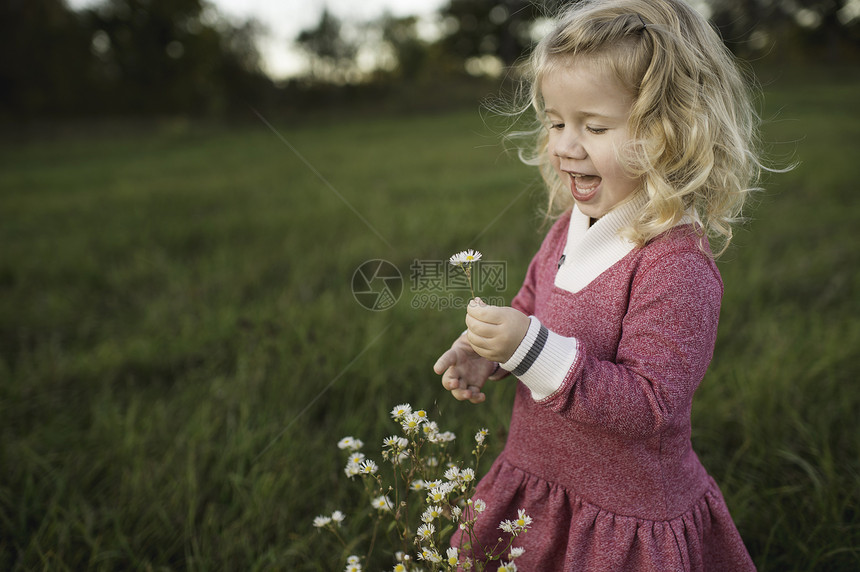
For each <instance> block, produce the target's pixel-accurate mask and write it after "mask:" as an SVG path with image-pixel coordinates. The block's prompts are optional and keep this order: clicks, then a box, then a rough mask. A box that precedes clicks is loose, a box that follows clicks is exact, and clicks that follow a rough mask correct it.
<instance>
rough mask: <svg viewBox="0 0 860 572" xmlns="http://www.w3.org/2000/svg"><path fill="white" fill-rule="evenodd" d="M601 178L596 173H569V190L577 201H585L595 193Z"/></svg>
mask: <svg viewBox="0 0 860 572" xmlns="http://www.w3.org/2000/svg"><path fill="white" fill-rule="evenodd" d="M602 180H603V179H602V178H600V177H598V176H597V175H580V174H573V173H571V174H570V192H571V194H572V195H573V198H574V199H575V200H577V201H581V202H585V201H588V200H590V199H592V198H593V197H594V195H595V194H597V189H598V187H600V182H601V181H602Z"/></svg>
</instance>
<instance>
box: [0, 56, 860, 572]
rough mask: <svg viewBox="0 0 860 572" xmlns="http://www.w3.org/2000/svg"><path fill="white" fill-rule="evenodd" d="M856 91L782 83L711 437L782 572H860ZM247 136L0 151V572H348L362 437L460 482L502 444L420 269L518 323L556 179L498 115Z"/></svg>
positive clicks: (225, 132)
mask: <svg viewBox="0 0 860 572" xmlns="http://www.w3.org/2000/svg"><path fill="white" fill-rule="evenodd" d="M849 72H850V73H849ZM855 72H856V70H845V71H843V72H841V73H832V72H826V71H819V72H818V74H817V75H816V74H815V73H814V72H810V73H808V74H797V79H792V77H781V76H780V74H777V73H773V74H772V76H773V77H772V78H770V79H767V78H766V83H765V85H764V92H765V102H764V106H763V109H762V114H763V116H764V117H765V119H766V121H767V122H766V125H765V130H764V139H765V140H766V141H769V142H776V143H778V144H776V145H774V146H773V147H772V154H773V155H774V157H775V158H776V159H777V162H782V163H785V162H789V161H792V160H796V161H799V162H800V165H799V166H798V167H797V168H796V169H795V170H793V171H791V172H790V173H787V174H781V175H772V176H769V177H768V178H767V180H766V191H765V192H763V193H761V194H760V195H759V196H758V198H757V201H756V204H755V205H754V206H753V208H752V209H751V211H750V215H751V220H750V222H749V223H748V224H747V225H746V226H745V227H744V228H743V229H742V230H740V231H739V232H738V236H737V238H736V241H735V243H734V245H733V247H732V248H731V249H730V250H729V251H728V252H727V253H726V254H725V255H724V257H723V258H722V259H721V260H720V262H719V265H720V269H721V271H722V273H723V279H724V281H725V284H726V289H725V296H724V303H723V309H722V315H721V325H720V337H719V340H718V345H717V348H716V353H715V356H714V360H713V363H712V366H711V369H710V371H709V373H708V375H707V377H706V379H705V381H704V383H703V385H702V387H701V389H700V391H699V393H698V394H697V400H696V403H695V409H694V419H693V426H694V434H693V439H694V445H695V447H696V449H697V451H698V453H699V455H700V457H701V459H702V461H703V463H704V464H705V466H706V467H707V468H708V470H709V471H710V472H711V474H712V475H713V476H714V477H715V478H716V480H717V481H718V482H719V483H720V485H721V487H722V490H723V493H724V495H725V497H726V500H727V502H728V504H729V508H730V509H731V511H732V514H733V516H734V518H735V521H736V523H737V525H738V528H739V529H740V531H741V534H742V536H743V537H744V540H745V541H746V543H747V546H748V548H749V550H750V553H751V554H752V556H753V558H754V560H755V562H756V564H757V566H758V567H759V569H760V570H762V571H778V570H803V571H811V570H828V571H841V570H846V571H847V570H857V569H858V568H860V385H859V384H858V380H860V360H858V358H860V351H858V348H860V320H858V316H860V290H858V282H860V236H858V224H860V203H858V194H857V188H856V187H857V185H856V168H857V164H856V162H857V159H858V157H860V113H858V111H857V101H858V99H860V76H858V75H857V74H856V73H855ZM248 115H249V118H248V122H246V123H244V124H241V125H233V126H214V125H204V124H196V123H187V122H183V121H179V120H173V121H171V120H164V121H154V122H152V123H151V124H149V125H146V126H141V125H136V126H126V127H121V126H117V127H116V128H112V129H111V128H109V129H102V130H95V129H92V130H90V129H86V128H84V129H82V130H80V132H70V131H66V132H63V133H54V134H51V135H41V136H22V135H17V136H9V135H7V136H6V137H4V138H2V140H0V220H2V226H0V244H2V247H0V248H2V250H1V251H0V252H2V255H0V569H2V570H298V571H317V570H319V571H329V570H342V569H343V566H344V562H345V559H346V555H347V554H348V552H345V551H343V550H341V549H340V547H339V545H338V544H336V543H335V542H334V541H333V540H332V539H330V538H329V537H327V536H323V535H320V534H319V533H318V532H317V531H316V530H315V529H313V527H312V525H311V522H312V520H313V517H314V516H316V515H318V514H324V513H325V514H328V513H331V511H332V510H334V509H337V508H341V509H344V510H347V508H348V507H354V506H355V504H356V498H357V491H358V489H356V487H355V486H354V483H351V482H349V481H347V480H346V479H345V478H344V476H343V471H342V468H343V453H342V451H339V450H338V449H337V447H336V443H337V441H338V440H339V439H340V438H341V437H343V436H346V435H353V436H355V437H359V438H361V439H363V440H364V442H365V443H366V450H365V452H366V453H368V455H369V456H371V457H373V456H374V455H376V457H377V460H380V461H381V459H379V457H378V451H379V443H380V441H381V439H382V438H383V437H386V436H387V435H390V434H391V433H393V432H394V431H395V427H394V426H393V425H392V423H391V422H390V420H389V419H388V411H389V410H390V409H391V408H392V407H393V406H394V405H396V404H398V403H402V402H409V403H412V404H413V405H414V406H416V407H422V408H425V409H427V410H428V411H430V412H431V414H432V415H433V416H434V417H435V418H437V419H438V421H439V423H440V425H441V426H442V428H443V429H448V430H452V431H454V432H455V433H456V434H457V435H458V440H457V442H455V444H454V447H455V450H457V451H459V452H460V454H461V455H462V456H463V457H465V456H466V454H465V452H466V451H468V449H469V448H470V440H471V435H473V434H474V432H475V431H476V430H477V429H479V428H481V427H488V428H489V429H490V431H491V434H490V438H489V439H490V443H491V449H490V451H489V453H488V454H487V455H486V457H485V461H486V463H482V467H481V469H482V470H485V469H486V466H487V465H488V463H489V461H491V460H492V458H493V456H494V454H495V453H496V452H498V450H499V449H500V447H501V446H502V444H503V439H504V432H505V427H506V425H507V422H508V417H509V409H510V406H511V402H512V398H513V386H512V384H511V383H510V382H509V381H508V382H501V383H498V384H495V385H493V386H492V387H491V388H489V390H488V392H489V393H488V397H489V399H488V402H487V403H485V404H483V405H480V406H473V405H470V404H462V403H458V402H456V401H455V400H453V399H452V398H451V397H450V396H449V395H447V393H446V392H445V391H444V390H443V389H442V387H441V385H440V383H439V379H438V377H437V376H436V375H435V374H434V373H433V372H432V369H431V368H432V365H433V363H434V361H435V359H436V357H437V356H438V355H439V354H440V353H441V352H442V351H443V350H444V349H446V348H447V347H448V345H449V344H450V342H451V340H452V339H453V338H454V337H455V336H456V335H457V334H458V333H459V332H460V331H461V330H462V328H463V324H462V319H463V312H462V310H461V309H450V308H448V309H440V308H436V307H432V306H433V304H432V303H430V304H418V303H416V304H413V303H412V302H413V301H415V300H420V298H419V296H418V294H419V292H417V291H415V290H414V289H413V288H412V286H413V284H411V280H410V278H411V276H410V272H411V271H410V266H411V265H412V263H413V261H414V260H423V261H433V260H445V259H446V258H447V257H448V256H449V255H450V254H452V253H454V252H456V251H459V250H462V249H465V248H476V249H479V250H481V251H482V252H483V253H484V256H485V258H487V259H490V260H498V261H505V262H506V264H507V288H506V289H505V290H502V291H500V292H498V293H494V294H497V295H499V296H503V297H504V298H505V299H506V300H510V298H511V297H512V296H513V295H514V294H515V293H516V291H517V289H518V286H519V283H520V281H521V280H522V277H523V275H524V272H525V268H526V266H527V264H528V261H529V259H530V258H531V256H532V254H533V253H534V251H535V250H536V248H537V247H538V245H539V244H540V241H541V238H542V230H541V228H540V218H539V215H538V214H537V206H538V205H539V204H540V202H541V200H542V198H543V195H542V192H541V188H540V185H539V183H538V179H537V176H536V173H534V172H532V171H531V170H530V169H529V168H527V167H524V166H523V165H521V164H519V163H518V161H517V160H516V158H515V157H514V156H513V155H512V154H509V153H508V154H506V153H505V152H504V150H503V148H502V146H501V145H500V142H499V137H498V136H497V134H495V133H494V132H493V130H491V129H490V128H488V127H487V126H486V125H485V124H484V123H483V121H482V119H481V117H480V114H479V112H478V106H477V103H476V105H475V107H474V108H472V109H466V110H460V111H451V112H446V113H436V114H426V115H411V116H398V117H385V116H381V117H372V118H371V117H355V116H352V115H351V114H350V113H348V111H344V112H343V113H342V114H338V115H337V116H327V117H320V118H318V119H315V120H313V121H310V120H309V121H306V122H302V123H300V124H294V123H280V122H279V121H278V120H277V118H267V121H269V122H270V125H271V128H270V127H269V125H267V124H266V123H264V122H263V121H260V120H258V118H257V117H256V116H254V115H253V113H251V112H250V111H249V114H248ZM370 259H384V260H388V261H390V262H391V263H393V264H394V265H395V266H397V268H398V269H400V271H401V273H402V274H403V276H404V291H403V295H402V297H401V299H400V301H399V302H398V303H397V304H396V305H395V306H394V307H393V308H391V309H388V310H385V311H378V312H373V311H369V310H367V309H365V308H363V307H362V306H361V305H359V304H358V303H357V302H356V300H355V299H354V297H353V295H352V292H351V281H352V277H353V273H354V271H355V270H356V268H358V267H359V266H360V265H361V264H362V263H363V262H364V261H366V260H370ZM485 293H486V292H485ZM465 296H466V294H464V293H462V292H458V293H455V297H456V298H457V299H459V298H460V297H465ZM424 300H425V301H426V300H427V299H426V298H425V299H424ZM415 305H418V306H423V307H418V308H416V307H413V306H415ZM479 472H480V471H479ZM350 519H351V517H350V516H348V520H347V522H346V523H345V524H347V525H348V524H349V523H350ZM353 520H354V519H353ZM354 548H355V550H356V551H357V552H358V551H361V550H363V549H364V547H363V546H356V547H354ZM377 554H378V556H379V560H378V561H374V562H373V563H372V566H370V567H369V569H390V567H391V565H392V564H393V561H392V560H391V557H390V555H387V554H385V552H384V550H379V551H377Z"/></svg>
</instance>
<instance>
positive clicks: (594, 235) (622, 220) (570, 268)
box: [555, 193, 648, 292]
mask: <svg viewBox="0 0 860 572" xmlns="http://www.w3.org/2000/svg"><path fill="white" fill-rule="evenodd" d="M647 202H648V198H647V196H646V195H645V194H644V193H639V194H637V195H636V196H634V197H632V198H631V199H630V200H629V201H626V202H624V203H622V204H620V205H618V206H617V207H615V208H613V209H612V210H611V211H609V212H608V213H606V214H605V215H603V216H602V217H601V218H600V219H599V220H597V221H596V222H595V223H594V224H593V225H591V226H589V222H590V219H589V217H588V216H587V215H585V214H583V213H582V212H581V211H580V210H579V207H577V206H576V205H575V204H574V206H573V211H572V212H571V214H570V226H569V228H568V231H567V243H566V244H565V246H564V258H563V261H564V263H563V264H561V267H560V268H559V270H558V272H557V273H556V275H555V285H556V286H558V287H559V288H561V289H563V290H567V291H568V292H579V291H580V290H582V289H583V288H585V287H586V286H588V285H589V284H590V283H591V282H592V281H593V280H594V279H595V278H597V277H598V276H600V275H601V274H603V273H604V272H605V271H606V270H607V269H609V267H610V266H612V265H613V264H615V263H616V262H618V261H619V260H621V259H622V258H624V257H625V256H627V254H628V253H629V252H630V251H631V250H633V249H634V248H636V243H634V242H631V241H629V240H627V239H626V238H624V237H622V236H621V235H620V234H619V232H620V231H621V230H622V229H624V228H625V227H628V226H629V225H630V224H631V223H632V222H633V220H634V219H635V218H636V216H637V215H638V214H639V212H641V210H642V207H644V206H645V204H646V203H647Z"/></svg>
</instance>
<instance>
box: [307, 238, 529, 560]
mask: <svg viewBox="0 0 860 572" xmlns="http://www.w3.org/2000/svg"><path fill="white" fill-rule="evenodd" d="M478 256H480V255H478ZM391 418H392V420H393V421H394V422H395V423H397V424H398V425H399V427H400V430H401V434H400V435H391V436H389V437H386V438H385V439H383V441H382V451H381V453H382V458H383V459H384V460H385V461H387V463H388V464H389V465H390V468H391V472H392V474H393V477H394V479H393V482H392V483H390V484H387V483H385V482H384V479H383V477H382V471H381V469H380V466H379V464H377V463H376V462H375V461H374V460H372V459H369V458H367V456H366V455H365V454H364V453H362V452H361V449H362V448H363V447H364V443H363V442H362V441H361V440H360V439H356V438H355V437H344V438H343V439H341V440H340V441H339V442H338V444H337V446H338V448H340V449H341V450H344V451H345V452H346V453H347V462H346V466H345V467H344V474H345V475H346V476H347V477H348V478H349V479H351V480H355V479H356V478H359V479H360V480H361V481H362V483H363V484H364V491H365V494H366V496H367V498H368V504H369V506H368V505H365V509H364V510H361V509H358V513H359V517H358V518H359V519H360V520H364V519H370V520H371V521H372V525H371V526H370V527H368V526H361V528H360V530H364V531H367V530H368V528H370V531H369V532H365V533H364V534H363V535H364V536H365V537H366V540H367V542H368V546H369V549H368V552H367V554H366V555H365V556H364V557H363V558H362V557H359V556H357V555H355V554H351V555H349V557H348V558H347V563H346V568H345V570H346V571H347V572H358V571H360V570H362V561H364V562H367V560H368V558H370V555H371V553H372V551H373V548H374V546H375V545H376V544H377V541H378V540H379V538H378V536H379V535H378V533H379V531H380V530H381V528H382V526H381V525H382V524H383V522H384V521H388V522H389V525H388V528H387V530H389V531H392V530H396V532H397V533H396V534H395V535H391V534H389V535H386V538H393V539H394V546H392V547H391V549H392V550H391V551H392V552H393V554H394V558H395V560H396V563H395V564H394V566H393V568H392V570H394V571H396V572H414V571H418V570H428V569H429V570H437V571H438V570H457V569H458V566H459V567H460V568H462V569H465V570H485V567H484V564H483V562H478V561H476V560H474V558H473V556H474V555H480V556H481V559H482V560H483V559H484V558H486V559H489V561H490V562H494V563H495V565H497V566H498V568H497V569H498V570H502V571H505V570H516V569H517V567H516V564H515V563H514V560H515V559H516V558H517V557H518V556H520V555H521V554H522V552H523V549H522V548H519V547H513V546H512V545H513V541H514V539H515V538H516V537H517V536H518V535H520V534H522V533H523V532H525V531H526V530H527V529H528V528H529V526H530V525H531V522H532V519H531V517H529V516H528V515H527V514H525V511H523V510H520V511H519V514H518V515H517V518H516V519H513V520H504V521H502V522H501V523H500V524H499V529H500V530H502V531H503V532H505V533H507V536H508V537H509V538H508V540H507V541H504V540H501V539H500V541H499V543H498V544H497V545H496V546H476V542H475V540H474V537H473V529H474V526H475V522H476V521H477V519H478V518H479V517H480V516H481V514H482V513H483V512H484V511H485V510H486V508H487V505H486V503H485V502H484V501H483V500H481V499H477V498H474V493H475V484H476V482H477V479H476V475H475V469H474V468H473V467H464V466H463V465H464V463H458V462H455V461H454V460H453V459H452V457H451V454H450V453H449V451H448V449H447V447H446V446H447V445H448V443H450V442H452V441H454V439H455V438H456V436H455V435H454V434H453V433H451V432H450V431H440V429H439V426H438V424H437V423H436V422H435V421H431V420H430V419H429V417H428V415H427V412H426V411H424V410H413V409H412V406H411V405H409V404H408V403H404V404H401V405H398V406H396V407H395V408H394V409H392V410H391ZM488 433H489V432H488V431H487V429H481V430H480V431H478V432H477V433H476V434H475V447H474V449H473V450H472V455H473V457H474V463H475V466H477V464H478V461H479V460H480V457H481V454H482V453H483V452H484V450H485V449H486V447H487V445H486V443H485V439H486V437H487V435H488ZM386 473H387V471H386ZM345 519H346V515H345V514H344V512H342V511H340V510H335V511H334V512H332V513H331V515H329V516H326V515H320V516H317V517H316V518H315V519H314V522H313V525H314V526H315V527H316V528H317V529H319V530H327V531H329V532H331V533H332V534H333V535H334V536H335V537H336V538H337V539H338V541H339V542H340V543H341V545H342V546H343V547H344V549H345V550H351V549H353V548H354V547H355V546H356V542H347V541H346V540H345V539H344V538H343V536H342V534H341V533H342V531H343V523H344V521H345ZM458 527H459V528H460V529H461V530H463V531H464V533H465V534H464V537H465V538H466V539H467V540H465V541H464V543H463V546H462V547H460V548H458V547H449V546H448V544H449V539H450V536H451V533H453V532H454V530H455V529H456V528H458ZM360 540H365V538H362V539H360ZM461 548H462V550H461ZM502 556H506V557H507V560H502Z"/></svg>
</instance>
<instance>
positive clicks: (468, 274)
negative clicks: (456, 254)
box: [463, 263, 475, 300]
mask: <svg viewBox="0 0 860 572" xmlns="http://www.w3.org/2000/svg"><path fill="white" fill-rule="evenodd" d="M463 271H464V272H465V273H466V280H467V281H468V282H469V292H471V293H472V299H473V300H474V299H475V290H474V288H472V264H471V263H468V264H466V265H464V266H463Z"/></svg>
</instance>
